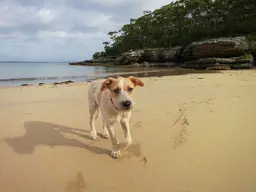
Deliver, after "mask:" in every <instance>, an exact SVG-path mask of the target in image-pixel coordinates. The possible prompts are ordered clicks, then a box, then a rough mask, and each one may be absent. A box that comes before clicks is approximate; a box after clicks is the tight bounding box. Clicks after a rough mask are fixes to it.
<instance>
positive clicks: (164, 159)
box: [0, 71, 256, 192]
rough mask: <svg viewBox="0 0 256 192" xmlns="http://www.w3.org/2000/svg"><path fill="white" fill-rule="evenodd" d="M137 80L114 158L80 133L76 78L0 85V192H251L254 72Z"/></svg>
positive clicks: (82, 99)
mask: <svg viewBox="0 0 256 192" xmlns="http://www.w3.org/2000/svg"><path fill="white" fill-rule="evenodd" d="M144 82H145V87H144V88H137V90H136V93H135V99H136V102H137V106H136V109H134V113H133V117H132V121H131V126H132V130H131V131H132V137H133V141H134V144H133V145H132V146H131V147H130V148H129V149H128V151H123V156H122V158H121V159H119V160H113V159H111V158H110V156H109V153H110V149H111V145H110V141H109V140H104V139H98V140H97V141H91V140H89V138H88V132H87V130H88V128H89V127H88V112H87V85H86V84H80V85H79V84H76V85H72V86H59V87H51V86H42V87H24V88H21V87H18V88H8V89H0V152H1V153H0V191H1V192H59V191H60V192H83V191H84V192H94V191H96V192H98V191H111V192H112V191H113V192H130V191H136V192H137V191H138V192H146V191H147V192H156V191H158V192H194V191H195V192H206V191H207V192H215V191H218V192H227V191H231V192H236V191H239V192H241V191H246V192H254V191H256V166H255V162H256V113H255V112H256V71H232V72H231V71H227V72H224V73H221V74H200V75H198V74H197V75H195V74H194V75H184V76H171V77H163V78H151V79H150V78H147V79H144ZM97 125H98V130H99V132H100V133H101V132H102V128H101V123H100V121H98V122H97ZM116 131H117V133H118V135H119V138H120V139H121V140H123V133H122V131H121V128H120V126H119V125H118V126H116Z"/></svg>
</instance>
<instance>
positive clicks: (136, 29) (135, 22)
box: [104, 0, 256, 56]
mask: <svg viewBox="0 0 256 192" xmlns="http://www.w3.org/2000/svg"><path fill="white" fill-rule="evenodd" d="M255 10H256V1H255V0H177V1H175V2H172V3H170V4H168V5H165V6H163V7H161V8H160V9H156V10H154V11H152V12H151V11H144V12H143V15H142V16H141V17H139V18H137V19H130V23H129V24H125V25H124V26H123V27H122V28H121V29H120V30H118V31H111V32H109V33H108V35H109V37H110V40H111V42H104V55H106V56H117V55H120V54H122V53H124V52H126V51H129V50H131V49H143V48H155V47H172V46H176V45H180V46H183V45H186V44H188V43H191V42H192V41H198V40H203V39H207V38H213V37H228V36H237V35H249V34H251V33H255V32H256V25H255V23H256V11H255Z"/></svg>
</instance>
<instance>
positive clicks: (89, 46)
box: [0, 0, 172, 61]
mask: <svg viewBox="0 0 256 192" xmlns="http://www.w3.org/2000/svg"><path fill="white" fill-rule="evenodd" d="M171 1H172V0H0V45H1V49H0V60H1V61H82V60H85V59H90V58H91V57H92V54H93V53H94V52H96V51H102V50H103V44H102V42H104V41H108V40H109V38H108V36H107V33H108V32H109V31H114V30H118V29H120V28H121V27H122V26H123V25H124V24H126V23H129V21H130V19H131V18H137V17H139V16H141V15H142V14H143V11H145V10H154V9H157V8H160V7H161V6H163V5H166V4H168V3H170V2H171Z"/></svg>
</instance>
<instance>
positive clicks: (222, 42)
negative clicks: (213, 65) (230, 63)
mask: <svg viewBox="0 0 256 192" xmlns="http://www.w3.org/2000/svg"><path fill="white" fill-rule="evenodd" d="M248 50H249V44H248V41H247V40H246V38H245V37H235V38H218V39H209V40H206V41H199V42H193V43H191V44H189V45H188V46H186V47H185V48H184V49H183V51H182V53H181V59H182V60H184V61H188V60H196V59H203V58H211V57H217V58H228V57H236V56H241V55H243V54H245V52H247V51H248Z"/></svg>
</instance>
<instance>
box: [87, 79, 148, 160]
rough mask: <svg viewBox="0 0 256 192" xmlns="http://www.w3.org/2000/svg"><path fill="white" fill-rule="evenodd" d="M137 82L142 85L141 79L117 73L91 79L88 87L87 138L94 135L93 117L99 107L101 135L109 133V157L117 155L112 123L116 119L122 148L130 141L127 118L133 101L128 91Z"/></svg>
mask: <svg viewBox="0 0 256 192" xmlns="http://www.w3.org/2000/svg"><path fill="white" fill-rule="evenodd" d="M137 86H141V87H143V86H144V83H143V82H142V80H141V79H139V78H137V77H133V76H130V77H128V78H123V77H121V76H119V77H117V78H113V77H109V78H107V79H98V80H95V81H92V82H91V83H90V85H89V87H88V103H89V124H90V138H91V139H93V140H95V139H97V131H96V128H95V120H96V119H97V117H98V113H99V111H100V112H101V115H102V120H103V137H104V138H106V139H107V138H109V136H110V138H111V142H112V151H111V157H112V158H115V159H117V158H119V157H120V156H121V152H120V147H119V140H118V139H117V137H116V135H115V132H114V127H113V126H114V125H115V124H116V123H120V124H121V126H122V128H123V132H124V136H125V140H126V144H125V148H128V147H129V146H130V145H131V144H132V137H131V134H130V124H129V121H130V118H131V111H132V109H133V107H134V105H135V102H134V100H133V99H132V95H133V91H134V88H135V87H137Z"/></svg>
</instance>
